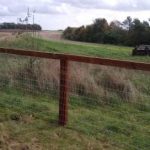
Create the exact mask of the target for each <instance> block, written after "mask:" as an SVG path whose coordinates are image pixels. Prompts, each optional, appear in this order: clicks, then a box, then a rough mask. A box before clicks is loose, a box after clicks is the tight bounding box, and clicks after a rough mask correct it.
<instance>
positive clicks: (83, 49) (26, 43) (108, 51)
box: [0, 36, 150, 62]
mask: <svg viewBox="0 0 150 150" xmlns="http://www.w3.org/2000/svg"><path fill="white" fill-rule="evenodd" d="M0 47H12V48H26V49H29V48H30V49H35V50H40V51H48V52H56V53H67V54H68V53H69V54H77V55H89V56H97V57H105V58H114V59H121V60H133V61H142V62H150V57H149V56H134V57H133V56H132V49H133V48H132V47H125V46H115V45H106V44H92V43H81V42H66V41H49V40H43V39H40V38H39V39H33V38H31V37H30V36H23V37H22V38H20V37H19V38H17V39H15V40H3V41H0Z"/></svg>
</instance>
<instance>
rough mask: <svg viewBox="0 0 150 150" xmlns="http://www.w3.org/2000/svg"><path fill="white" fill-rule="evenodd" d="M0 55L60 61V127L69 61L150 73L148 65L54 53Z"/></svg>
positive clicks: (1, 50)
mask: <svg viewBox="0 0 150 150" xmlns="http://www.w3.org/2000/svg"><path fill="white" fill-rule="evenodd" d="M0 53H5V54H14V55H20V56H30V57H37V58H46V59H57V60H59V61H60V78H59V80H60V85H59V86H60V93H59V124H60V125H62V126H64V125H66V124H67V120H68V82H69V81H68V76H69V62H70V61H73V62H82V63H89V64H97V65H104V66H112V67H119V68H125V69H132V70H142V71H150V63H141V62H133V61H122V60H115V59H107V58H99V57H88V56H77V55H69V54H56V53H48V52H39V51H31V50H22V49H9V48H0Z"/></svg>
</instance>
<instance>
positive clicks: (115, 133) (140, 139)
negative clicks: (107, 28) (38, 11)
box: [0, 36, 150, 150]
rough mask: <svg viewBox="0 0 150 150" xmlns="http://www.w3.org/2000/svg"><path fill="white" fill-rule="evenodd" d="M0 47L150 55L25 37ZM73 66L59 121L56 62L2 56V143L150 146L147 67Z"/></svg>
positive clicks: (25, 149) (39, 149) (19, 147)
mask: <svg viewBox="0 0 150 150" xmlns="http://www.w3.org/2000/svg"><path fill="white" fill-rule="evenodd" d="M0 46H1V47H11V48H25V49H35V50H40V51H50V52H59V53H73V54H82V55H90V56H101V57H108V58H117V59H124V60H136V61H144V62H150V57H132V56H131V50H132V48H130V47H121V46H113V45H102V44H87V43H78V42H77V43H76V42H75V43H74V42H73V43H63V42H55V41H53V42H52V41H45V40H42V39H32V38H31V37H26V36H25V37H22V38H19V39H15V40H14V39H13V40H9V41H8V40H4V41H0ZM71 65H72V68H71V69H70V90H72V91H71V92H69V122H68V124H67V126H65V127H60V126H58V100H59V98H58V96H57V95H56V93H57V92H58V84H59V63H58V62H55V61H50V60H40V59H38V58H37V59H35V60H34V59H30V58H26V57H19V58H18V57H16V56H11V55H9V56H6V55H5V54H3V55H2V54H1V56H0V95H1V96H0V149H2V150H8V149H9V150H80V149H81V150H149V149H150V144H149V141H150V101H149V100H150V76H149V72H141V71H136V72H134V71H127V70H121V69H116V68H111V67H110V68H109V67H107V68H105V67H102V66H100V67H99V66H96V65H94V66H90V65H85V64H82V63H81V64H80V63H79V64H78V63H72V64H71ZM51 83H52V85H51ZM53 84H54V85H53ZM55 84H56V85H55ZM71 87H72V88H71ZM53 88H54V89H55V90H56V91H57V92H56V93H55V91H52V93H51V90H53ZM51 94H53V96H52V95H51Z"/></svg>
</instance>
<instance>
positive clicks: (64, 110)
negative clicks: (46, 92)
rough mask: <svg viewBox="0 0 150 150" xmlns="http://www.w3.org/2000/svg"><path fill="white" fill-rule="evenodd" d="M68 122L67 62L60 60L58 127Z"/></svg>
mask: <svg viewBox="0 0 150 150" xmlns="http://www.w3.org/2000/svg"><path fill="white" fill-rule="evenodd" d="M67 121H68V60H66V59H61V60H60V97H59V125H61V126H65V125H66V124H67Z"/></svg>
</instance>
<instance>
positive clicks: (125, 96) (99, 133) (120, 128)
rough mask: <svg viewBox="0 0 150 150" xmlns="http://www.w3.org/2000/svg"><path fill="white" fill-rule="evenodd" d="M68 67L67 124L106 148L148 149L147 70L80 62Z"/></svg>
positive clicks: (149, 82) (149, 84) (149, 105)
mask: <svg viewBox="0 0 150 150" xmlns="http://www.w3.org/2000/svg"><path fill="white" fill-rule="evenodd" d="M69 68H70V78H69V99H70V101H69V104H70V107H69V109H70V112H71V113H69V127H70V128H71V129H72V128H73V129H74V130H77V131H80V132H82V133H84V134H88V135H89V136H92V137H96V138H97V140H99V141H103V142H104V143H105V145H106V147H107V148H109V147H111V146H112V145H114V147H116V148H114V149H117V148H118V149H134V150H140V149H142V150H148V149H149V148H150V145H149V144H148V143H147V142H146V141H147V140H150V134H149V133H150V130H149V129H150V128H149V127H150V126H149V124H150V112H149V110H150V101H149V100H150V73H149V72H146V71H145V72H144V71H136V70H128V69H122V68H117V67H108V66H102V65H93V64H86V63H79V62H71V63H70V67H69ZM108 141H109V142H108ZM110 141H111V142H110ZM108 143H109V144H108Z"/></svg>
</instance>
